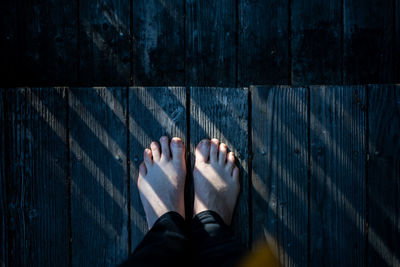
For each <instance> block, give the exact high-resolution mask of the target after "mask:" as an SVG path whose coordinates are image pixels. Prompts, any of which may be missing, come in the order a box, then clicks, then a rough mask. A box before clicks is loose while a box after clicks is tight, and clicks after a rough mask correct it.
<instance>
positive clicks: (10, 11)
mask: <svg viewBox="0 0 400 267" xmlns="http://www.w3.org/2000/svg"><path fill="white" fill-rule="evenodd" d="M23 4H24V0H15V1H1V2H0V40H1V41H0V71H1V73H0V84H1V86H4V87H11V86H16V85H21V80H20V79H21V77H19V76H18V72H19V71H21V70H23V69H24V68H25V65H23V64H22V63H23V58H24V53H23V51H24V50H25V49H24V43H25V42H24V32H25V25H24V19H23V18H24V17H25V16H24V5H23Z"/></svg>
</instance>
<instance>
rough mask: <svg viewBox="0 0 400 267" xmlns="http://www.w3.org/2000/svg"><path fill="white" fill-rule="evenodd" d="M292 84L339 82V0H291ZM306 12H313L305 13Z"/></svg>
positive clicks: (340, 42)
mask: <svg viewBox="0 0 400 267" xmlns="http://www.w3.org/2000/svg"><path fill="white" fill-rule="evenodd" d="M291 2H292V4H291V14H292V16H291V18H290V20H291V21H290V24H291V27H292V36H291V40H292V42H291V46H292V52H291V53H292V73H291V76H292V83H293V84H340V83H341V81H342V78H341V76H342V73H341V70H342V35H341V34H342V31H341V26H342V14H341V11H342V5H341V3H342V2H341V1H336V0H329V1H319V0H305V1H304V0H293V1H291ZM308 14H313V15H312V16H308Z"/></svg>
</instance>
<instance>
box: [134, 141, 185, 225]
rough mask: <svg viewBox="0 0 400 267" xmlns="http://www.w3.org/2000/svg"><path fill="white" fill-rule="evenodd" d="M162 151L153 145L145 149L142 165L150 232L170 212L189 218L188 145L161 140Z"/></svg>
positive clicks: (142, 192) (142, 191)
mask: <svg viewBox="0 0 400 267" xmlns="http://www.w3.org/2000/svg"><path fill="white" fill-rule="evenodd" d="M160 143H161V149H160V146H159V144H158V143H157V142H152V143H151V145H150V148H151V150H150V149H148V148H146V149H145V150H144V155H143V157H144V162H142V163H141V164H140V166H139V178H138V188H139V193H140V199H141V200H142V204H143V208H144V211H145V213H146V218H147V223H148V226H149V229H150V228H151V227H152V226H153V224H154V223H155V222H156V220H157V219H158V218H159V217H161V216H162V215H163V214H165V213H167V212H169V211H175V212H178V213H179V214H180V215H181V216H182V217H183V218H185V205H184V188H185V178H186V163H185V146H184V145H183V142H182V140H181V139H180V138H178V137H174V138H172V140H171V144H169V141H168V137H166V136H163V137H161V138H160Z"/></svg>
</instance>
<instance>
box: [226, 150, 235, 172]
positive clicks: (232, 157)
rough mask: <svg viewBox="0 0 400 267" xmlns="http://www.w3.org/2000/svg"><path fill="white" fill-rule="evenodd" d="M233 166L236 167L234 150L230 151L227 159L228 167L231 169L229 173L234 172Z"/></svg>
mask: <svg viewBox="0 0 400 267" xmlns="http://www.w3.org/2000/svg"><path fill="white" fill-rule="evenodd" d="M233 167H235V155H234V154H233V152H229V154H228V159H227V161H226V168H227V169H228V170H229V173H232V170H233Z"/></svg>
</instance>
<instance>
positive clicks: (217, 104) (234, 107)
mask: <svg viewBox="0 0 400 267" xmlns="http://www.w3.org/2000/svg"><path fill="white" fill-rule="evenodd" d="M190 115H191V117H190V152H191V154H192V169H193V165H194V160H193V154H194V149H195V147H196V145H197V144H198V143H199V142H200V140H202V139H204V138H209V139H211V138H218V139H219V140H220V141H221V142H223V143H225V144H227V146H228V149H230V150H231V151H232V152H234V153H235V155H236V157H237V159H238V162H237V164H238V167H239V170H240V185H241V193H240V195H239V199H238V204H237V206H236V212H235V214H234V216H233V220H232V228H233V230H234V233H235V234H236V236H237V237H238V238H239V239H240V240H241V241H242V243H243V244H245V245H247V246H249V245H250V244H249V232H250V228H249V216H250V213H249V206H248V197H249V187H248V183H249V181H248V160H249V152H248V138H247V137H248V133H247V123H248V90H247V89H246V88H245V89H243V88H211V87H207V88H200V87H199V88H195V87H192V88H191V89H190Z"/></svg>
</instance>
